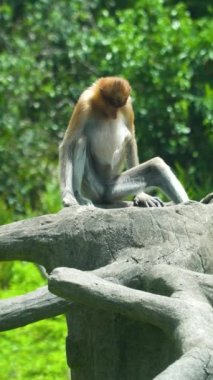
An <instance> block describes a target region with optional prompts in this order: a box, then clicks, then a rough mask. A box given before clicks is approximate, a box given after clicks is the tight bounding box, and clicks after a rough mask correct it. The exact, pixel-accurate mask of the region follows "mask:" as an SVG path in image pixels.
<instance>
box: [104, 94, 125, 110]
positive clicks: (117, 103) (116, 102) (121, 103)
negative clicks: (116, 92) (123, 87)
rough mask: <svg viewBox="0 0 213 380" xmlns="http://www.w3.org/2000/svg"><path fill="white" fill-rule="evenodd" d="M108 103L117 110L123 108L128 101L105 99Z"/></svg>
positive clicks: (108, 97)
mask: <svg viewBox="0 0 213 380" xmlns="http://www.w3.org/2000/svg"><path fill="white" fill-rule="evenodd" d="M105 99H106V101H107V102H108V103H109V104H110V105H111V106H112V107H115V108H120V107H123V106H124V105H125V104H126V101H127V99H126V98H125V99H120V98H113V97H110V96H107V97H105Z"/></svg>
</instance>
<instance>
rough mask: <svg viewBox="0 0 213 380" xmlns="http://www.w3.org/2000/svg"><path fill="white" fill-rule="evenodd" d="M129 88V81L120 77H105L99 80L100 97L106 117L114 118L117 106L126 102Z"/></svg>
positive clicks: (122, 105) (121, 105)
mask: <svg viewBox="0 0 213 380" xmlns="http://www.w3.org/2000/svg"><path fill="white" fill-rule="evenodd" d="M130 90H131V88H130V85H129V82H128V81H127V80H125V79H122V78H118V77H107V78H102V79H100V80H99V91H100V97H101V98H102V101H103V104H104V112H105V114H106V115H107V116H108V117H110V118H112V119H116V117H117V114H118V110H119V108H121V107H124V106H125V104H126V102H127V99H128V97H129V95H130Z"/></svg>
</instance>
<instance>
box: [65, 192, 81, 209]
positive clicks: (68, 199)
mask: <svg viewBox="0 0 213 380" xmlns="http://www.w3.org/2000/svg"><path fill="white" fill-rule="evenodd" d="M62 201H63V205H64V207H71V206H77V205H78V202H77V200H76V199H75V197H74V196H73V195H72V193H71V192H69V191H66V193H65V194H63V199H62Z"/></svg>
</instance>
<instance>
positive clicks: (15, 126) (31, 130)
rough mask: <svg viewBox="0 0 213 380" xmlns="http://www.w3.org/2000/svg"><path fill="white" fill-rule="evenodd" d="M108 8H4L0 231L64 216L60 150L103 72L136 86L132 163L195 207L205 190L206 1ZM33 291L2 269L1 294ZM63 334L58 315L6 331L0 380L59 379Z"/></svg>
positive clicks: (26, 3)
mask: <svg viewBox="0 0 213 380" xmlns="http://www.w3.org/2000/svg"><path fill="white" fill-rule="evenodd" d="M105 4H106V2H104V1H103V0H94V1H92V2H86V1H83V0H72V1H69V2H68V1H66V0H58V1H51V0H37V1H32V0H3V1H2V2H1V3H0V31H1V33H0V53H1V54H0V67H1V70H0V114H1V119H0V162H1V169H0V210H1V211H0V224H4V223H9V222H10V221H12V220H18V219H21V218H23V216H26V217H31V216H34V215H37V214H38V213H39V214H41V213H48V212H56V211H58V210H59V209H60V207H61V205H60V196H59V187H58V145H59V143H60V141H61V139H62V136H63V133H64V130H65V128H66V125H67V124H68V120H69V117H70V114H71V111H72V108H73V105H74V103H75V102H76V100H77V98H78V96H79V95H80V93H81V92H82V90H83V89H85V87H87V86H89V85H90V84H91V83H92V82H93V81H94V80H95V79H96V78H97V77H100V76H104V75H121V76H124V77H126V78H127V79H128V80H129V81H130V83H131V85H132V88H133V93H132V95H133V100H134V109H135V119H136V132H137V140H138V147H139V154H140V160H141V161H144V160H146V159H149V158H151V157H153V156H157V155H159V156H161V157H163V158H164V159H165V160H166V161H167V162H168V163H169V164H170V165H172V167H173V168H175V169H176V172H177V173H178V176H179V177H180V179H181V180H182V182H183V183H184V185H185V187H186V189H187V190H188V192H189V194H190V196H191V197H192V198H193V199H200V198H201V197H202V196H204V195H205V194H206V193H208V192H210V191H212V187H213V177H212V152H213V86H212V78H213V76H212V60H213V49H212V36H213V21H212V17H211V16H212V5H211V3H210V0H207V1H205V2H201V1H198V0H196V1H192V0H185V1H179V0H149V1H148V0H134V1H130V0H122V1H121V0H118V1H114V0H109V1H108V2H107V7H106V5H105ZM70 106H71V107H70ZM41 283H42V281H41V278H40V277H39V273H38V271H37V269H36V268H35V267H34V266H31V267H28V265H27V264H25V263H21V264H18V263H15V264H12V263H1V264H0V285H1V288H2V291H1V296H2V297H3V296H4V297H6V296H8V297H9V296H11V295H14V294H21V293H24V292H25V291H29V290H31V289H34V288H35V287H36V286H39V285H40V284H41ZM20 284H21V286H20ZM64 334H65V331H64V324H63V321H62V320H61V319H60V318H59V319H54V320H52V321H51V320H49V321H44V322H39V323H37V324H35V325H30V326H28V327H26V328H24V329H18V330H16V331H11V332H7V333H5V334H2V335H1V338H2V339H1V360H0V378H1V379H2V380H4V379H5V380H6V379H8V378H13V379H17V380H18V379H21V380H25V379H26V380H28V379H29V378H33V377H34V378H36V379H42V380H44V379H45V380H48V379H56V378H57V379H65V378H66V372H65V358H64V347H63V346H64ZM59 349H60V350H61V352H60V353H59ZM8 358H9V359H8ZM32 358H33V360H32ZM34 358H35V360H34ZM10 363H12V364H11V365H10Z"/></svg>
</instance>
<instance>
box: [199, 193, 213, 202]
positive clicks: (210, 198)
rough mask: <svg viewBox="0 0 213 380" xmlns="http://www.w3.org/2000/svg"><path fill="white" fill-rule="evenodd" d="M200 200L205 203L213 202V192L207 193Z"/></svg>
mask: <svg viewBox="0 0 213 380" xmlns="http://www.w3.org/2000/svg"><path fill="white" fill-rule="evenodd" d="M200 202H201V203H204V204H209V203H213V193H210V194H208V195H206V196H205V197H204V198H203V199H201V201H200Z"/></svg>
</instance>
